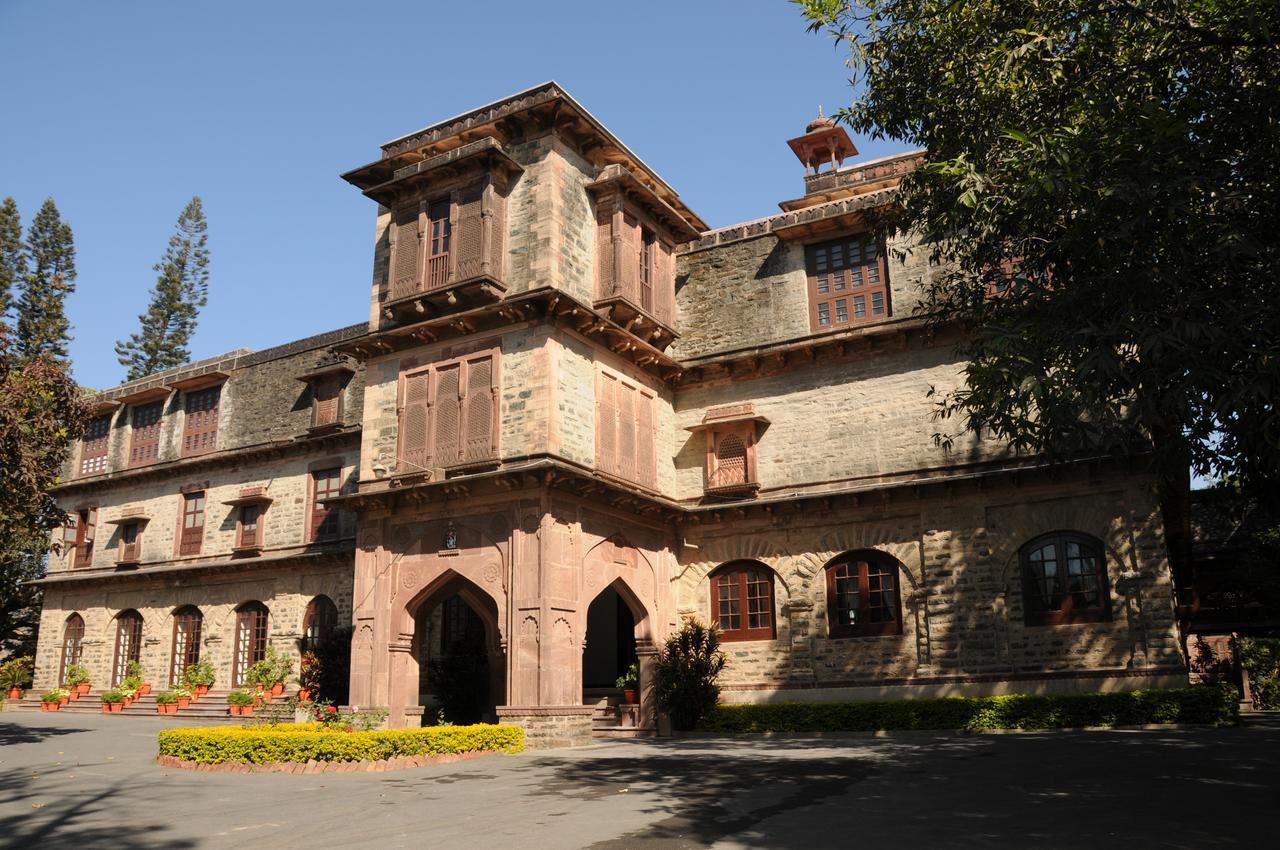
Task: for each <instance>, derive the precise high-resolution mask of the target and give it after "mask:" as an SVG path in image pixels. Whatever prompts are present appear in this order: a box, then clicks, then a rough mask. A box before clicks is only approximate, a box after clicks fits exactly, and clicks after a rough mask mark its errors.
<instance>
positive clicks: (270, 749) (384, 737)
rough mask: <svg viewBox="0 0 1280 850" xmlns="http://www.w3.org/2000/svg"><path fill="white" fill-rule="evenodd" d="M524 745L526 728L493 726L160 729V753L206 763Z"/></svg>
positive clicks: (506, 749)
mask: <svg viewBox="0 0 1280 850" xmlns="http://www.w3.org/2000/svg"><path fill="white" fill-rule="evenodd" d="M522 749H524V730H523V729H521V728H520V727H518V726H494V725H490V724H477V725H475V726H428V727H425V728H422V729H388V730H375V731H372V732H343V731H331V730H327V729H324V728H323V727H321V726H320V724H319V723H287V724H280V725H276V726H272V725H262V726H196V727H191V728H178V729H166V730H164V731H163V732H161V733H160V755H162V756H173V757H175V758H180V759H185V760H187V761H194V762H199V763H201V764H218V763H220V762H242V763H248V764H275V763H279V762H307V761H311V760H313V759H314V760H315V761H380V760H382V759H391V758H397V757H399V756H433V755H443V754H446V753H474V752H500V753H518V752H520V751H521V750H522Z"/></svg>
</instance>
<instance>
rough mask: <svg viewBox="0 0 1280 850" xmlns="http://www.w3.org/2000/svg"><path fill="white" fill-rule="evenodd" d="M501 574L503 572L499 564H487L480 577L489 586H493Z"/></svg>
mask: <svg viewBox="0 0 1280 850" xmlns="http://www.w3.org/2000/svg"><path fill="white" fill-rule="evenodd" d="M501 573H502V571H501V570H500V569H499V568H498V565H497V564H485V565H484V569H483V570H482V571H481V573H480V577H481V578H483V579H484V580H485V581H487V582H488V583H489V584H493V583H494V582H496V581H497V580H498V576H499V575H501Z"/></svg>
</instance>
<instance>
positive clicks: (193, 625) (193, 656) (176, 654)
mask: <svg viewBox="0 0 1280 850" xmlns="http://www.w3.org/2000/svg"><path fill="white" fill-rule="evenodd" d="M203 626H204V615H203V614H201V613H200V609H199V608H197V607H195V606H194V605H184V606H183V607H181V608H179V609H178V610H177V611H174V612H173V655H172V658H173V662H172V663H171V664H170V665H169V684H170V685H178V684H181V683H182V674H183V672H185V671H186V669H187V668H188V667H190V666H191V665H192V664H195V663H196V662H197V661H199V660H200V630H201V629H202V628H203Z"/></svg>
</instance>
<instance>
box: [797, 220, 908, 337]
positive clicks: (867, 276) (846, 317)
mask: <svg viewBox="0 0 1280 850" xmlns="http://www.w3.org/2000/svg"><path fill="white" fill-rule="evenodd" d="M805 259H806V265H807V268H808V275H809V305H810V314H809V320H810V326H811V328H812V329H813V330H815V331H816V330H827V329H831V328H839V327H840V326H841V325H845V324H848V323H849V322H851V321H853V322H860V321H870V320H874V319H882V318H885V317H887V316H888V315H889V294H888V292H889V290H888V280H887V277H888V275H887V273H886V269H885V263H884V250H883V249H882V248H881V247H880V246H879V245H878V244H877V243H876V242H874V241H871V240H869V239H866V238H865V237H863V236H851V237H845V238H843V239H837V240H836V241H834V242H823V243H822V244H820V245H810V246H808V247H807V248H806V249H805ZM850 308H852V313H851V312H850Z"/></svg>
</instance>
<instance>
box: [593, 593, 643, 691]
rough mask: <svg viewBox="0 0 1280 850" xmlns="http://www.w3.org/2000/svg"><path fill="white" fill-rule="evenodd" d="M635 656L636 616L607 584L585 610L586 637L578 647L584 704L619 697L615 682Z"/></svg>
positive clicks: (624, 600) (629, 605)
mask: <svg viewBox="0 0 1280 850" xmlns="http://www.w3.org/2000/svg"><path fill="white" fill-rule="evenodd" d="M637 663H638V657H637V655H636V615H635V613H634V612H633V610H632V607H631V604H630V603H629V601H628V600H627V598H626V597H625V596H624V595H623V593H621V592H620V591H619V588H618V587H617V586H616V585H609V586H608V587H606V588H605V589H604V590H602V591H600V593H598V594H597V595H596V598H595V599H593V600H591V605H590V606H589V607H588V608H587V634H586V640H585V641H584V643H583V647H582V696H583V701H584V702H585V703H586V704H588V705H595V704H599V703H600V702H601V700H606V701H608V702H609V703H610V704H613V703H616V702H617V701H618V700H619V698H620V694H619V689H618V687H617V680H618V679H619V678H621V677H623V676H625V675H626V673H627V671H628V669H629V668H630V667H631V665H633V664H637Z"/></svg>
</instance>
